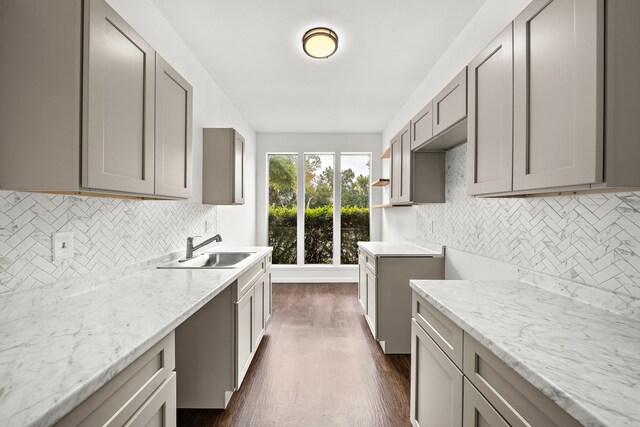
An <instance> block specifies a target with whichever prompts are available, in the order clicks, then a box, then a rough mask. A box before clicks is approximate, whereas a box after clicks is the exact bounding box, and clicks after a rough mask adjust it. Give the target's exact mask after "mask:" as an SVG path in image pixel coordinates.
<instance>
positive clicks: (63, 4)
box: [0, 0, 192, 198]
mask: <svg viewBox="0 0 640 427" xmlns="http://www.w3.org/2000/svg"><path fill="white" fill-rule="evenodd" d="M0 21H1V22H0V57H1V58H2V61H0V73H1V74H2V79H0V140H1V141H2V144H0V188H3V189H7V190H19V191H41V192H54V193H74V194H75V193H81V194H93V193H99V194H109V195H122V196H136V197H151V198H184V197H189V194H190V190H189V191H187V187H189V188H190V183H189V181H190V180H191V165H190V158H191V146H190V139H191V135H190V134H191V127H192V125H191V116H192V111H191V94H190V92H191V88H190V86H189V85H188V84H187V83H186V82H185V81H184V79H182V78H180V77H179V76H178V75H177V73H175V71H174V70H173V69H171V68H170V67H168V65H167V64H166V63H165V62H164V61H162V60H160V61H159V63H158V65H159V67H160V70H158V71H159V72H161V73H164V74H159V77H158V78H159V79H160V81H159V82H156V80H157V79H156V53H155V51H154V50H153V49H152V47H151V46H150V45H149V44H148V43H146V42H145V41H144V40H143V39H142V37H140V36H139V35H138V34H137V33H136V32H135V31H134V30H133V29H132V28H131V27H130V26H129V25H128V24H127V23H126V22H125V21H124V20H123V19H122V18H121V17H120V16H119V15H118V14H117V13H116V12H115V11H114V10H113V9H112V8H111V7H110V6H109V5H108V4H107V3H106V2H105V1H104V0H58V1H56V2H55V5H54V4H53V2H42V1H39V0H3V1H2V13H1V14H0ZM15 40H20V43H15ZM169 75H171V76H173V77H175V79H174V86H173V87H172V86H171V84H170V82H168V80H167V77H166V76H169ZM187 89H188V90H187ZM180 90H182V93H180ZM156 91H157V92H156ZM185 92H189V95H186V96H187V98H188V100H187V101H185V98H184V97H185ZM158 97H160V102H161V104H160V105H157V104H156V103H157V102H158V100H157V98H158ZM156 116H158V120H162V122H160V123H158V122H157V120H156ZM156 132H159V133H160V134H159V135H156ZM157 148H159V149H160V151H162V153H161V154H162V157H161V158H156V152H157V151H158V150H156V149H157ZM156 166H157V167H156ZM158 168H159V170H158ZM156 177H158V179H160V181H159V182H157V183H156ZM180 189H181V190H180ZM179 190H180V191H179Z"/></svg>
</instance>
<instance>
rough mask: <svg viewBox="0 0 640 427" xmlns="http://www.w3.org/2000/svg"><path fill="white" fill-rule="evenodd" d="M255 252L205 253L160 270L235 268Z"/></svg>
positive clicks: (175, 262)
mask: <svg viewBox="0 0 640 427" xmlns="http://www.w3.org/2000/svg"><path fill="white" fill-rule="evenodd" d="M252 254H253V252H214V253H204V254H200V255H198V256H195V257H193V258H191V259H189V260H180V261H174V262H172V263H170V264H166V265H161V266H159V267H158V268H202V269H207V268H235V266H236V265H238V264H239V263H240V262H241V261H243V260H245V259H247V258H248V257H250V256H251V255H252Z"/></svg>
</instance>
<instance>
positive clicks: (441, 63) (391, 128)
mask: <svg viewBox="0 0 640 427" xmlns="http://www.w3.org/2000/svg"><path fill="white" fill-rule="evenodd" d="M530 1H531V0H487V2H486V3H485V4H484V5H483V6H482V7H481V8H480V9H479V10H478V12H477V13H476V14H475V16H474V17H473V18H472V19H471V21H469V23H468V24H467V26H466V27H465V28H464V29H463V30H462V32H461V33H460V34H459V35H458V37H457V38H456V39H455V40H454V41H453V43H451V45H450V46H449V48H448V49H447V50H446V51H445V53H444V54H443V55H442V57H441V58H440V59H439V60H438V62H437V63H436V65H435V66H434V67H433V69H431V71H430V72H429V74H427V76H426V77H425V79H424V80H423V81H422V83H421V84H420V86H418V88H417V89H416V91H415V92H414V93H413V94H412V95H411V97H410V98H409V99H408V100H407V102H406V103H405V104H404V105H403V106H402V108H401V109H400V111H398V113H397V114H396V115H395V117H394V118H393V120H391V122H390V123H389V124H388V125H387V127H386V128H385V130H384V132H383V134H382V149H383V150H384V149H385V148H386V147H388V146H389V140H390V139H391V138H392V137H393V135H395V134H396V133H397V132H398V131H399V130H400V129H401V128H402V127H403V126H404V125H405V124H407V122H409V120H411V118H412V117H413V116H414V115H415V114H416V113H417V112H418V111H419V110H420V109H421V108H422V107H424V106H425V104H426V103H427V102H428V101H429V100H431V99H433V97H434V96H435V95H437V94H438V92H440V90H442V89H443V88H444V87H445V86H446V85H447V83H449V82H450V81H451V79H452V78H453V77H455V76H456V74H458V73H459V72H460V70H462V68H463V67H464V66H466V65H467V64H468V63H469V62H471V60H472V59H473V58H474V57H475V56H476V55H477V54H478V53H479V52H480V51H481V50H482V49H483V48H484V47H485V46H486V45H487V44H488V43H489V42H490V41H491V40H493V38H494V37H495V36H497V35H498V33H500V31H502V30H503V29H504V28H505V27H506V26H507V25H508V24H509V23H510V22H511V21H512V20H513V18H515V17H516V16H517V15H518V14H519V13H520V12H521V11H522V10H523V9H524V8H525V6H527V5H528V4H529V3H530ZM389 168H390V165H389V161H386V162H385V164H384V165H383V174H386V176H389V174H390V169H389ZM387 191H388V190H386V191H385V196H384V197H385V200H388V192H387ZM415 235H416V208H393V209H385V210H384V213H383V215H382V238H383V239H384V240H388V241H394V240H403V237H404V236H415Z"/></svg>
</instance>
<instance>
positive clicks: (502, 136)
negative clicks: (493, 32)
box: [467, 24, 513, 195]
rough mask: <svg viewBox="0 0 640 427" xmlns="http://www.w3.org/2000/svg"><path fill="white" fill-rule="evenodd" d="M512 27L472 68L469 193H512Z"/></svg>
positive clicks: (483, 52) (468, 159) (468, 149)
mask: <svg viewBox="0 0 640 427" xmlns="http://www.w3.org/2000/svg"><path fill="white" fill-rule="evenodd" d="M512 38H513V31H512V25H511V24H509V26H508V27H507V28H506V29H505V30H504V31H503V32H502V33H500V35H499V36H498V37H496V39H494V40H493V41H492V42H491V43H490V44H489V45H488V46H487V47H486V48H485V49H484V50H483V51H482V52H481V53H480V54H479V55H478V56H477V57H476V58H475V59H474V60H473V61H471V63H470V64H469V117H468V119H467V126H468V131H467V133H468V141H467V142H468V145H467V161H468V172H467V192H468V193H469V194H470V195H477V194H487V193H498V192H502V191H511V189H512V170H513V168H512V161H513V160H512V155H513V42H512Z"/></svg>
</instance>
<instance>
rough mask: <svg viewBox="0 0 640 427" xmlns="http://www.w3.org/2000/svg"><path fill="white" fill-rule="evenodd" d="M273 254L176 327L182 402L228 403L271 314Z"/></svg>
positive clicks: (189, 404) (205, 405) (190, 404)
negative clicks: (271, 262)
mask: <svg viewBox="0 0 640 427" xmlns="http://www.w3.org/2000/svg"><path fill="white" fill-rule="evenodd" d="M270 256H271V254H269V255H267V256H266V257H265V258H263V259H261V260H259V261H258V262H256V263H255V264H254V265H253V266H251V267H250V268H249V269H248V270H247V271H246V272H245V273H244V274H242V276H240V277H239V278H238V280H236V282H235V283H233V284H232V285H231V286H228V287H227V288H226V289H224V290H223V291H222V292H221V293H219V294H218V295H216V296H215V298H213V299H212V300H211V301H209V302H208V303H207V304H205V305H204V307H202V308H201V309H199V310H198V311H197V312H196V313H194V314H193V315H192V316H191V317H189V318H188V319H187V320H186V321H185V322H183V323H182V324H181V325H180V326H179V327H178V328H177V329H176V372H177V374H178V377H179V380H178V392H177V406H178V408H212V409H215V408H226V407H227V405H228V404H229V400H230V399H231V396H232V395H233V393H234V392H235V391H236V390H238V389H239V388H240V387H241V385H242V381H243V380H244V377H245V375H246V373H247V370H248V369H249V367H250V366H251V362H252V361H253V357H254V355H255V353H256V350H257V349H258V346H259V345H260V342H261V340H262V338H263V336H264V331H265V328H266V326H267V322H268V319H269V315H270V314H271V269H270V265H271V264H270V262H269V259H270Z"/></svg>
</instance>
